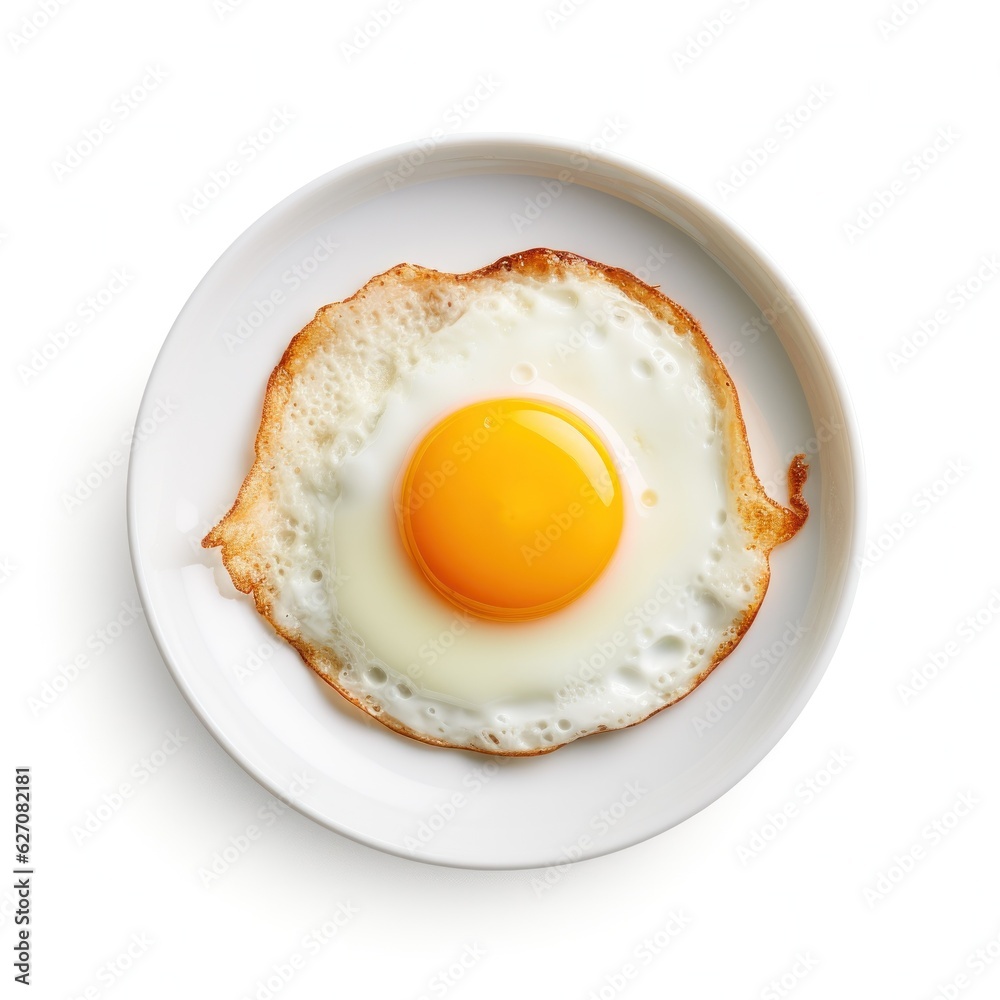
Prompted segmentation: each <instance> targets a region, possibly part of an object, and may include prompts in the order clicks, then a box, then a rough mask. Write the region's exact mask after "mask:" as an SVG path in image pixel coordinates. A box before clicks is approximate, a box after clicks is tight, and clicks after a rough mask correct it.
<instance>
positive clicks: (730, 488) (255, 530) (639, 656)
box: [203, 249, 807, 755]
mask: <svg viewBox="0 0 1000 1000" xmlns="http://www.w3.org/2000/svg"><path fill="white" fill-rule="evenodd" d="M805 475H806V471H805V466H804V463H803V462H802V459H801V456H798V457H796V459H795V460H793V462H792V464H791V467H790V469H789V494H790V495H789V500H788V505H787V506H782V505H780V504H778V503H776V502H775V501H773V500H771V499H770V498H769V497H768V496H767V495H766V494H765V492H764V490H763V488H762V487H761V484H760V482H759V480H758V479H757V476H756V475H755V473H754V470H753V465H752V462H751V458H750V453H749V447H748V444H747V439H746V431H745V428H744V425H743V421H742V417H741V414H740V410H739V403H738V400H737V396H736V391H735V388H734V387H733V385H732V381H731V379H730V378H729V376H728V373H727V372H726V370H725V368H724V367H723V365H722V363H721V361H720V360H719V359H718V357H717V356H716V355H715V353H714V352H713V350H712V349H711V347H710V345H709V343H708V341H707V340H706V338H705V336H704V334H703V333H702V332H701V330H700V328H699V327H698V325H697V323H696V322H695V321H694V319H693V318H692V317H691V316H690V315H689V314H687V313H686V312H685V311H684V310H683V309H682V308H681V307H680V306H678V305H677V304H676V303H674V302H672V301H671V300H670V299H668V298H666V297H665V296H664V295H662V294H661V293H660V292H658V291H657V290H656V289H653V288H650V287H649V286H647V285H644V284H643V283H642V282H640V281H639V280H638V279H637V278H635V277H634V276H632V275H630V274H628V273H627V272H625V271H622V270H619V269H615V268H610V267H607V266H605V265H602V264H597V263H595V262H592V261H589V260H586V259H585V258H582V257H578V256H575V255H573V254H569V253H565V252H556V251H551V250H543V249H537V250H530V251H526V252H524V253H521V254H516V255H514V256H512V257H507V258H503V259H501V260H500V261H497V262H496V263H495V264H493V265H491V266H490V267H487V268H483V269H482V270H480V271H474V272H470V273H468V274H462V275H451V274H442V273H439V272H435V271H430V270H427V269H425V268H419V267H414V266H412V265H399V266H398V267H396V268H393V269H392V270H391V271H388V272H386V273H385V274H383V275H380V276H378V277H376V278H373V279H372V280H371V281H370V282H369V283H368V284H367V285H366V286H365V287H364V288H363V289H361V290H360V291H359V292H358V293H357V294H356V295H354V296H352V297H351V298H349V299H346V300H345V301H344V302H341V303H335V304H333V305H330V306H326V307H324V308H323V309H321V310H320V311H319V312H318V313H317V315H316V318H315V320H314V321H313V322H312V323H310V324H309V325H308V326H307V327H305V329H304V330H302V331H301V332H300V333H299V334H298V335H297V336H296V337H295V338H294V339H293V341H292V342H291V344H290V345H289V347H288V349H287V350H286V352H285V354H284V356H283V357H282V359H281V361H280V363H279V365H278V366H277V367H276V368H275V370H274V372H273V373H272V375H271V378H270V380H269V383H268V388H267V393H266V398H265V404H264V414H263V418H262V421H261V426H260V430H259V432H258V435H257V441H256V460H255V462H254V464H253V467H252V468H251V470H250V472H249V473H248V475H247V477H246V480H245V481H244V483H243V486H242V487H241V489H240V492H239V496H238V497H237V500H236V503H235V504H234V505H233V508H232V509H231V510H230V511H229V513H228V514H227V515H226V517H225V518H223V520H222V521H221V522H220V523H219V524H218V525H217V526H216V527H215V528H214V529H213V530H212V531H211V532H210V533H209V534H208V536H206V538H205V540H204V543H203V544H204V545H206V546H208V547H210V546H216V545H218V546H221V547H222V556H223V560H224V563H225V565H226V567H227V569H228V570H229V573H230V575H231V577H232V579H233V582H234V583H235V585H236V586H237V588H239V589H240V590H242V591H244V592H245V593H251V594H253V597H254V600H255V602H256V606H257V609H258V611H260V613H261V614H262V615H264V616H265V617H266V618H267V619H268V620H269V621H270V623H271V624H272V625H273V627H274V628H275V629H276V631H277V632H278V633H279V634H280V635H282V636H283V637H284V638H285V639H286V640H287V641H288V642H290V643H291V644H292V645H293V646H294V647H295V648H296V649H297V650H298V651H299V653H300V654H301V656H302V658H303V659H304V660H305V662H306V663H307V664H308V665H309V666H310V667H312V668H313V669H314V670H315V671H316V672H317V673H318V674H319V676H320V677H322V678H323V680H325V681H326V682H328V683H329V684H331V685H332V686H333V687H335V688H336V689H337V690H338V691H339V692H340V693H341V694H342V695H343V696H344V697H345V698H347V699H348V700H349V701H351V702H353V703H354V704H355V705H357V706H358V707H359V708H361V709H363V710H364V711H366V712H367V713H368V714H369V715H371V716H372V717H374V718H375V719H377V720H379V721H380V722H382V723H384V724H385V725H386V726H388V727H389V728H391V729H394V730H396V731H397V732H399V733H402V734H404V735H406V736H411V737H414V738H416V739H419V740H422V741H424V742H427V743H432V744H438V745H441V746H448V747H459V748H464V749H470V750H478V751H483V752H488V753H499V754H509V755H530V754H538V753H544V752H547V751H550V750H553V749H555V748H557V747H559V746H563V745H565V744H566V743H569V742H571V741H572V740H575V739H578V738H580V737H583V736H588V735H590V734H593V733H597V732H602V731H606V730H612V729H621V728H624V727H627V726H631V725H634V724H636V723H638V722H641V721H643V720H644V719H647V718H649V717H650V716H651V715H653V714H654V713H656V712H658V711H660V710H661V709H663V708H665V707H667V706H668V705H671V704H673V703H674V702H676V701H677V700H679V699H680V698H682V697H684V695H686V694H688V693H689V692H690V691H692V690H693V689H694V688H695V687H696V686H697V685H698V684H699V683H700V682H701V681H702V680H703V679H704V678H705V677H706V676H707V675H708V674H709V672H710V671H711V670H712V669H713V668H714V667H715V666H716V665H717V664H718V663H720V662H721V661H722V660H723V659H724V658H725V656H726V655H728V653H729V652H731V651H732V649H733V648H735V646H736V644H737V643H738V642H739V641H740V639H741V638H742V636H743V635H744V633H745V632H746V630H747V628H748V627H749V625H750V623H751V622H752V620H753V618H754V616H755V615H756V613H757V610H758V608H759V606H760V603H761V601H762V599H763V596H764V591H765V590H766V587H767V583H768V579H769V566H768V556H769V553H770V552H771V550H772V549H773V548H774V546H775V545H777V544H779V543H780V542H782V541H785V540H787V539H788V538H790V537H791V536H792V535H794V534H795V533H796V532H797V531H798V530H799V528H800V527H801V526H802V524H803V523H804V522H805V519H806V515H807V507H806V504H805V501H804V500H803V498H802V486H803V484H804V481H805Z"/></svg>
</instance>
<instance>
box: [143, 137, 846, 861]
mask: <svg viewBox="0 0 1000 1000" xmlns="http://www.w3.org/2000/svg"><path fill="white" fill-rule="evenodd" d="M533 246H547V247H552V248H556V249H565V250H572V251H574V252H576V253H580V254H583V255H585V256H587V257H591V258H593V259H595V260H599V261H603V262H605V263H609V264H614V265H618V266H621V267H625V268H627V269H629V270H631V271H633V272H634V273H636V274H638V275H639V276H640V277H642V278H644V279H646V280H648V281H649V282H651V283H654V284H659V285H660V286H661V287H662V289H663V290H664V291H665V292H666V294H668V295H669V296H671V297H672V298H674V299H676V300H677V301H679V302H680V303H681V304H682V305H684V306H685V307H686V308H687V309H689V310H690V311H691V312H692V313H693V314H694V315H695V316H696V317H697V318H698V319H699V320H700V321H701V323H702V325H703V327H704V329H705V330H706V332H707V333H708V335H709V338H710V339H711V340H712V341H713V344H714V346H715V347H716V350H717V351H718V352H719V353H720V354H721V355H722V357H723V359H724V361H726V363H727V365H728V367H729V368H730V371H731V373H732V375H733V377H734V379H735V381H736V384H737V387H738V390H739V393H740V399H741V402H742V404H743V409H744V413H745V416H746V419H747V425H748V432H749V437H750V443H751V448H752V451H753V455H754V459H755V463H756V467H757V471H758V473H759V475H760V477H761V479H762V480H764V481H765V483H769V484H770V491H771V493H772V495H775V496H777V498H778V499H784V497H785V496H786V492H785V484H784V480H783V471H784V469H785V468H787V458H788V456H790V455H791V454H792V453H794V452H797V451H806V452H808V453H810V461H811V466H812V471H811V474H810V479H809V482H808V485H807V489H806V496H807V499H808V501H809V503H810V504H811V506H812V513H811V516H810V519H809V521H808V523H807V525H806V527H805V528H804V530H803V531H802V532H801V533H800V535H799V536H797V537H796V538H795V539H794V540H793V541H792V542H790V543H788V544H786V545H784V546H781V547H780V548H779V549H778V550H776V552H775V553H774V556H773V559H772V571H773V575H772V582H771V587H770V590H769V592H768V594H767V597H766V599H765V601H764V604H763V607H762V609H761V612H760V614H759V615H758V617H757V619H756V621H755V622H754V624H753V626H752V628H751V629H750V631H749V632H748V634H747V636H746V637H745V639H744V640H743V642H742V644H741V645H740V646H739V648H738V649H737V650H736V652H735V653H734V654H733V655H732V656H731V657H730V658H729V659H728V660H727V661H725V663H724V664H722V666H720V667H719V669H718V670H716V671H715V672H714V673H713V674H712V675H711V676H710V677H709V678H708V679H707V680H706V681H705V682H704V683H703V684H702V685H701V686H700V687H699V688H698V689H697V690H696V691H695V692H694V693H693V694H691V695H690V696H689V697H688V698H686V699H684V700H683V701H681V702H680V703H678V704H677V705H675V706H673V707H672V708H670V709H668V710H667V711H665V712H661V713H660V714H659V715H657V716H655V717H654V718H652V719H650V720H648V721H647V722H645V723H643V724H642V725H640V726H637V727H635V728H632V729H628V730H625V731H621V732H616V733H607V734H603V735H600V736H595V737H591V738H588V739H583V740H580V741H578V742H576V743H573V744H571V745H569V746H568V747H565V748H563V749H561V750H559V751H557V752H556V753H553V754H551V755H547V756H543V757H539V758H528V759H494V758H489V757H483V756H480V755H478V754H473V753H466V752H462V751H454V750H442V749H437V748H433V747H427V746H424V745H423V744H420V743H416V742H413V741H411V740H408V739H405V738H403V737H400V736H397V735H396V734H394V733H391V732H389V731H388V730H386V729H384V728H383V727H382V726H380V725H378V724H377V723H375V722H373V721H372V720H370V719H369V718H368V717H367V716H365V715H364V714H363V713H361V712H359V711H357V710H355V709H354V708H353V707H352V706H350V705H348V704H347V703H346V702H345V701H344V700H343V699H341V698H340V697H339V695H337V694H336V693H335V692H334V691H333V690H332V689H330V688H328V687H327V686H326V685H325V684H324V683H323V682H321V681H320V680H319V679H318V678H317V677H315V676H314V675H313V673H312V672H311V671H310V670H308V669H307V668H306V667H305V666H304V665H303V664H302V662H301V661H300V660H299V658H298V656H297V655H296V654H295V653H294V652H293V651H292V650H291V649H290V648H288V647H286V646H285V645H284V644H283V643H281V642H280V641H277V640H276V639H275V638H274V636H273V634H272V633H271V632H270V630H269V628H268V626H267V625H266V623H264V622H263V621H262V620H261V619H260V618H259V617H258V616H257V614H256V612H255V611H254V609H253V606H252V603H251V602H250V600H249V599H247V598H245V597H243V596H242V595H239V594H237V592H236V591H235V590H234V589H233V587H232V584H231V583H230V582H229V579H228V576H226V574H225V572H224V571H223V570H222V569H221V561H220V559H219V554H218V552H217V551H210V552H209V551H204V550H202V549H201V548H200V547H199V541H200V539H201V538H202V536H203V535H204V533H205V532H206V531H207V530H208V528H209V527H211V526H212V525H213V524H214V523H215V521H216V520H217V519H218V518H219V517H220V516H221V515H222V514H223V513H224V512H225V510H226V509H227V508H228V506H229V504H230V503H231V502H232V500H233V498H234V496H235V494H236V490H237V488H238V486H239V484H240V482H241V481H242V478H243V476H244V474H245V473H246V471H247V469H248V468H249V466H250V463H251V460H252V442H253V438H254V433H255V431H256V428H257V424H258V422H259V419H260V404H261V400H262V397H263V391H264V385H265V382H266V380H267V377H268V375H269V373H270V371H271V369H272V367H273V366H274V364H275V363H276V362H277V360H278V358H279V356H280V355H281V352H282V350H283V349H284V347H285V345H286V344H287V342H288V340H289V339H290V338H291V336H292V334H294V333H295V332H296V331H297V330H299V329H300V327H302V326H303V325H304V324H305V323H306V322H307V321H308V320H309V319H311V318H312V316H313V313H314V312H315V310H316V309H317V308H318V307H319V306H320V305H322V304H324V303H327V302H331V301H334V300H337V299H340V298H343V297H344V296H346V295H349V294H351V293H352V292H354V291H355V290H356V289H357V288H358V287H360V286H361V285H362V284H363V283H364V282H365V281H366V280H367V279H368V278H369V277H371V276H372V275H373V274H376V273H378V272H381V271H383V270H385V269H386V268H389V267H391V266H392V265H394V264H397V263H399V262H400V261H410V262H413V263H417V264H423V265H426V266H429V267H433V268H436V269H438V270H442V271H466V270H471V269H474V268H478V267H481V266H482V265H484V264H487V263H490V262H492V261H493V260H495V259H496V258H498V257H501V256H503V255H504V254H508V253H512V252H514V251H517V250H523V249H526V248H528V247H533ZM166 402H169V403H170V404H171V406H172V407H173V408H175V412H174V413H173V415H171V416H169V418H167V419H165V420H162V421H158V420H157V417H158V416H162V412H163V410H162V407H163V404H164V403H166ZM158 406H160V407H161V410H160V411H159V414H158V412H157V407H158ZM144 421H146V423H147V426H152V424H150V421H153V422H155V425H156V428H157V429H156V431H155V433H153V434H151V435H149V436H148V437H146V439H145V440H144V441H143V442H142V443H141V444H138V445H136V446H135V447H134V448H133V453H132V456H131V461H130V465H129V483H128V517H129V540H130V544H131V551H132V560H133V566H134V570H135V576H136V581H137V583H138V587H139V592H140V594H141V597H142V601H143V604H144V606H145V609H146V615H147V620H148V622H149V624H150V627H151V629H152V631H153V635H154V636H155V638H156V641H157V643H158V645H159V648H160V651H161V652H162V654H163V658H164V660H165V661H166V663H167V665H168V667H169V668H170V670H171V671H172V673H173V675H174V678H175V679H176V681H177V684H178V685H179V687H180V689H181V690H182V691H183V693H184V695H185V696H186V698H187V699H188V701H189V702H190V703H191V705H192V707H193V708H194V710H195V711H196V712H197V713H198V715H199V716H200V718H201V719H202V720H203V722H204V723H205V725H206V726H207V727H208V729H209V730H210V731H211V732H212V733H213V735H214V736H215V737H216V738H217V739H218V740H219V742H220V743H221V744H222V745H223V746H224V747H225V748H226V750H227V751H228V752H229V753H230V754H232V755H233V757H234V758H235V759H236V760H237V761H238V762H239V763H240V764H241V765H242V766H243V767H244V768H246V770H247V771H248V772H249V773H250V774H251V775H253V776H254V777H255V778H256V779H257V780H258V781H259V782H260V783H261V784H262V785H264V786H265V787H266V788H267V789H269V790H270V791H271V792H273V793H274V794H276V795H278V796H281V797H283V798H285V799H287V800H289V801H291V802H292V804H293V805H294V806H295V807H296V808H297V809H299V810H300V811H302V812H303V813H305V814H306V815H308V816H311V817H312V818H313V819H315V820H316V821H317V822H319V823H322V824H324V825H326V826H328V827H329V828H331V829H333V830H336V831H338V832H339V833H342V834H344V835H346V836H348V837H352V838H354V839H356V840H359V841H362V842H364V843H366V844H370V845H372V846H374V847H377V848H381V849H382V850H386V851H390V852H392V853H395V854H400V855H404V856H411V857H416V858H420V859H422V860H425V861H431V862H435V863H440V864H449V865H457V866H464V867H476V868H527V867H536V866H545V865H552V864H561V863H564V862H566V861H567V860H571V859H572V860H575V859H577V858H586V857H594V856H597V855H600V854H605V853H608V852H610V851H614V850H617V849H619V848H622V847H625V846H628V845H630V844H635V843H637V842H639V841H642V840H645V839H646V838H648V837H651V836H653V835H655V834H658V833H660V832H662V831H664V830H666V829H668V828H669V827H671V826H672V825H674V824H676V823H679V822H680V821H682V820H683V819H685V818H686V817H688V816H690V815H692V814H693V813H695V812H697V811H698V810H699V809H702V808H704V807H705V806H706V805H708V804H709V803H710V802H712V801H713V800H714V799H716V798H717V797H718V796H720V795H721V794H722V793H723V792H725V791H726V790H727V789H729V788H731V787H732V786H733V785H734V784H735V783H736V782H737V781H739V780H740V779H741V778H742V777H743V776H744V775H745V774H746V773H747V772H748V771H749V770H750V769H751V768H752V767H753V766H754V765H755V764H757V763H758V762H759V761H760V760H761V759H762V758H763V757H764V755H765V754H766V753H767V752H768V751H769V750H770V749H771V747H773V746H774V744H775V743H776V742H777V741H778V739H779V738H780V737H781V736H782V734H783V733H784V732H785V731H786V730H787V729H788V727H789V726H790V725H791V723H792V721H793V720H794V719H795V717H796V716H797V715H798V713H799V712H800V711H801V710H802V708H803V706H804V705H805V703H806V700H807V699H808V698H809V696H810V695H811V694H812V692H813V690H814V689H815V687H816V685H817V684H818V682H819V679H820V676H821V674H822V672H823V670H824V669H825V667H826V665H827V663H828V661H829V660H830V658H831V656H832V654H833V650H834V647H835V645H836V642H837V640H838V638H839V636H840V633H841V631H842V628H843V625H844V622H845V618H846V615H847V612H848V608H849V605H850V601H851V598H852V597H853V593H854V589H855V585H856V582H857V581H856V572H855V568H854V567H855V559H854V556H855V554H856V550H857V548H858V546H859V540H860V538H861V536H862V532H861V527H862V525H861V524H860V509H861V500H860V498H861V467H860V451H859V448H858V444H857V437H856V431H855V427H854V421H853V416H852V414H851V411H850V407H849V404H848V402H847V400H846V395H845V392H844V389H843V386H842V384H841V380H840V377H839V375H838V373H837V370H836V367H835V365H834V363H833V361H832V359H831V357H830V354H829V353H828V351H827V349H826V347H825V346H824V344H823V342H822V339H821V337H820V335H819V333H818V332H817V330H816V327H815V324H814V323H813V321H812V320H811V318H810V316H809V314H808V312H807V311H806V309H805V308H804V307H803V305H802V303H801V302H800V301H799V299H798V297H797V296H796V294H795V292H794V291H793V290H792V289H791V288H790V286H789V285H788V284H787V282H786V281H785V280H784V279H783V278H782V277H781V276H780V274H779V273H778V272H777V271H776V270H775V268H774V266H773V265H772V264H771V263H770V262H769V261H768V260H767V258H766V257H765V256H764V254H762V253H761V251H760V250H759V249H757V248H756V247H755V246H754V245H753V244H752V243H751V242H750V241H749V240H748V239H747V238H746V237H745V236H743V235H742V234H741V233H740V232H738V231H737V230H735V229H734V227H733V226H732V225H731V224H730V223H728V222H726V221H725V220H724V219H721V218H720V217H719V216H718V215H717V214H716V213H715V212H714V211H713V210H712V209H711V208H709V207H708V206H707V205H706V204H704V203H703V202H701V201H700V200H698V199H697V198H695V197H693V196H692V195H690V194H688V193H687V192H685V191H683V190H682V189H680V188H678V187H677V186H676V185H675V184H673V183H672V182H670V181H668V180H667V179H665V178H663V177H661V176H659V175H657V174H655V173H654V172H652V171H650V170H647V169H645V168H642V167H639V166H637V165H636V164H634V163H630V162H628V161H626V160H624V159H621V158H619V157H616V156H611V155H608V154H600V155H597V154H595V153H593V152H592V151H588V150H582V149H581V148H579V147H576V146H574V145H573V144H570V143H563V142H558V141H553V140H548V139H539V138H531V137H527V138H526V137H511V136H484V137H471V138H460V139H450V140H446V141H443V142H438V143H436V144H435V143H430V142H425V143H423V144H422V145H417V144H414V145H409V146H403V147H399V148H396V149H391V150H388V151H385V152H380V153H377V154H375V155H373V156H370V157H367V158H365V159H363V160H360V161H357V162H355V163H352V164H349V165H347V166H346V167H342V168H340V169H337V170H334V171H332V172H331V173H329V174H327V175H325V176H324V177H321V178H319V179H318V180H316V181H314V182H313V183H311V184H309V185H307V186H306V187H304V188H302V189H301V190H300V191H297V192H296V193H295V194H293V195H291V196H290V197H288V198H286V199H285V200H284V201H283V202H281V204H279V205H277V206H276V207H275V208H273V209H272V210H271V211H270V212H268V213H267V214H266V215H265V216H264V217H263V218H261V219H260V220H259V221H257V222H256V223H255V224H254V225H253V226H251V227H250V228H249V229H248V230H247V231H246V232H245V233H244V234H243V235H242V236H241V237H240V238H239V239H238V240H237V241H236V242H235V243H234V244H233V245H232V246H231V247H230V248H229V249H228V250H227V251H226V252H225V253H224V254H223V255H222V257H221V258H220V259H219V260H218V262H217V263H216V264H215V265H214V266H213V267H212V269H211V270H210V271H209V272H208V274H207V275H206V276H205V278H204V280H203V281H202V282H201V284H200V285H199V286H198V287H197V289H195V291H194V293H193V294H192V296H191V298H190V300H189V301H188V303H187V304H186V305H185V307H184V309H183V310H182V312H181V314H180V316H179V317H178V318H177V321H176V323H175V324H174V326H173V329H172V330H171V331H170V334H169V336H168V337H167V339H166V342H165V343H164V345H163V349H162V351H161V352H160V355H159V357H158V358H157V361H156V364H155V366H154V368H153V372H152V374H151V376H150V379H149V385H148V387H147V389H146V393H145V395H144V397H143V400H142V405H141V407H140V411H139V416H138V424H139V426H142V425H143V422H144ZM302 776H304V777H305V780H304V781H303V780H302ZM304 786H307V787H304Z"/></svg>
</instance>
